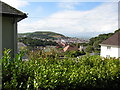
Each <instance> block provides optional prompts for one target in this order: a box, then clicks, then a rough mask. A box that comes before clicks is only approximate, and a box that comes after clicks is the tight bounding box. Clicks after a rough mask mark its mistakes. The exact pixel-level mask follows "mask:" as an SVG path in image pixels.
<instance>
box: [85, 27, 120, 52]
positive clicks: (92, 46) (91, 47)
mask: <svg viewBox="0 0 120 90" xmlns="http://www.w3.org/2000/svg"><path fill="white" fill-rule="evenodd" d="M119 31H120V29H118V30H115V31H114V32H113V33H107V34H100V35H98V36H96V37H93V38H90V39H89V43H87V44H86V43H83V45H84V46H87V48H86V50H87V52H90V53H91V52H97V53H100V43H102V42H103V41H104V40H106V39H108V38H109V37H111V36H112V35H113V34H115V33H116V32H119Z"/></svg>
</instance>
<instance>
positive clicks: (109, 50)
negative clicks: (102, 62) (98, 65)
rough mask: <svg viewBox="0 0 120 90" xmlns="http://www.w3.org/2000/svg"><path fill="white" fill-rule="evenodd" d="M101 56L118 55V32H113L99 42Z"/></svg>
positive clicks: (119, 39)
mask: <svg viewBox="0 0 120 90" xmlns="http://www.w3.org/2000/svg"><path fill="white" fill-rule="evenodd" d="M100 45H101V53H100V55H101V56H102V57H115V58H119V57H120V32H117V33H115V34H114V35H112V36H111V37H110V38H108V39H107V40H105V41H103V42H102V43H101V44H100Z"/></svg>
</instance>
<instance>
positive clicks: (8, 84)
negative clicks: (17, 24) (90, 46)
mask: <svg viewBox="0 0 120 90" xmlns="http://www.w3.org/2000/svg"><path fill="white" fill-rule="evenodd" d="M2 64H3V65H2V66H3V69H2V71H3V72H2V75H3V80H2V83H3V85H2V86H3V89H7V90H36V89H40V90H44V89H45V90H51V89H54V90H55V89H59V90H68V89H83V88H120V61H119V60H118V59H114V58H111V59H107V58H104V60H103V59H102V58H101V57H100V56H83V57H81V58H79V59H78V58H76V59H72V58H65V59H60V58H59V57H56V58H54V59H53V58H50V57H49V58H38V59H33V60H29V61H22V53H20V54H17V55H16V57H15V58H14V59H11V57H10V55H9V50H6V51H5V52H4V57H3V58H2Z"/></svg>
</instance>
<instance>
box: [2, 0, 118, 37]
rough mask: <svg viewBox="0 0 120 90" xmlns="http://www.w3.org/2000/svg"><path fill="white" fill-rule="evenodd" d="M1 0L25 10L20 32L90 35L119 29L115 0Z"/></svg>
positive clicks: (74, 35) (19, 24) (19, 28)
mask: <svg viewBox="0 0 120 90" xmlns="http://www.w3.org/2000/svg"><path fill="white" fill-rule="evenodd" d="M2 1H5V2H6V3H8V4H10V5H11V6H13V7H15V8H17V9H19V10H21V11H23V12H25V13H28V18H26V19H24V20H22V21H20V22H19V23H18V32H19V33H25V32H35V31H53V32H58V33H61V34H64V35H66V36H72V37H84V36H85V37H86V36H87V37H88V36H91V37H92V36H95V35H98V34H100V33H108V32H114V31H115V30H116V29H117V28H118V3H117V2H115V1H117V0H109V1H108V0H84V2H83V0H67V2H64V1H65V0H64V1H63V0H61V2H60V0H56V2H55V1H54V0H50V1H51V2H50V1H49V0H34V1H33V0H2ZM43 1H44V2H43ZM48 1H49V2H48ZM68 1H69V2H68ZM103 1H104V2H103ZM110 1H111V2H110ZM112 1H114V2H112Z"/></svg>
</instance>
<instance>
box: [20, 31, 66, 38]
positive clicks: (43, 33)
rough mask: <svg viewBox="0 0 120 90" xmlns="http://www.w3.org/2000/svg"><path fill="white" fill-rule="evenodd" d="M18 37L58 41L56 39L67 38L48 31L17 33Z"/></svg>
mask: <svg viewBox="0 0 120 90" xmlns="http://www.w3.org/2000/svg"><path fill="white" fill-rule="evenodd" d="M18 37H30V38H40V39H58V38H67V37H66V36H64V35H62V34H59V33H55V32H49V31H39V32H33V33H19V34H18Z"/></svg>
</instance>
